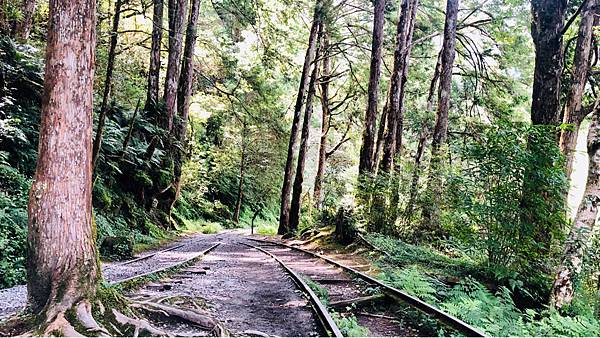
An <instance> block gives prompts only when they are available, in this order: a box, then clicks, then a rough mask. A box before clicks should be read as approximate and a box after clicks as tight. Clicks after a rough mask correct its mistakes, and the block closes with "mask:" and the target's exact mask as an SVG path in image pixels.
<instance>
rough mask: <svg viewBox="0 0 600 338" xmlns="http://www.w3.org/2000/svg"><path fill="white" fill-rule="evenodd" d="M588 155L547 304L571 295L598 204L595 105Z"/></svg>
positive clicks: (599, 131)
mask: <svg viewBox="0 0 600 338" xmlns="http://www.w3.org/2000/svg"><path fill="white" fill-rule="evenodd" d="M588 157H589V159H590V164H589V172H588V179H587V183H586V186H585V193H584V197H583V200H582V201H581V204H580V205H579V210H578V211H577V216H576V217H575V222H574V223H573V227H572V228H571V232H570V234H569V238H568V239H567V241H566V242H565V252H564V255H563V258H562V264H561V265H560V267H559V269H558V272H557V274H556V278H555V280H554V284H553V286H552V296H551V298H552V299H551V303H552V304H551V305H553V306H555V307H556V308H561V307H563V306H565V305H568V304H569V303H571V301H572V300H573V297H574V295H575V285H574V284H575V279H576V277H577V275H578V274H579V273H580V272H581V268H582V263H583V259H584V256H585V252H586V250H587V248H588V246H589V244H590V243H589V242H590V237H591V235H592V233H593V230H594V225H595V223H596V218H597V217H598V206H599V205H600V111H598V109H597V107H596V111H595V112H594V119H593V121H592V125H591V127H590V132H589V135H588Z"/></svg>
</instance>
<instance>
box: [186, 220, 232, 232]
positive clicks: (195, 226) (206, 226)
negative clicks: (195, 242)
mask: <svg viewBox="0 0 600 338" xmlns="http://www.w3.org/2000/svg"><path fill="white" fill-rule="evenodd" d="M184 224H185V228H184V229H182V231H183V232H184V233H203V234H207V235H209V234H218V233H219V232H221V231H223V227H222V226H221V224H220V223H217V222H207V221H204V220H197V221H189V220H185V221H184Z"/></svg>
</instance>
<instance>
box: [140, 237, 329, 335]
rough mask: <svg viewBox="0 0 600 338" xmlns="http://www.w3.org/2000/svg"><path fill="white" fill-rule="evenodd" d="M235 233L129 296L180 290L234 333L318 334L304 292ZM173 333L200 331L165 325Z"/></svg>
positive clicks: (170, 294) (166, 295)
mask: <svg viewBox="0 0 600 338" xmlns="http://www.w3.org/2000/svg"><path fill="white" fill-rule="evenodd" d="M243 240H244V239H243V237H242V236H240V234H238V233H229V234H227V235H225V236H223V238H222V240H221V242H222V244H221V246H219V247H218V248H216V249H215V250H214V251H212V252H210V253H209V254H208V255H207V256H206V257H204V258H203V259H202V261H200V262H198V263H197V264H196V265H194V266H192V267H190V268H188V269H185V270H183V271H181V272H180V273H178V274H176V275H173V276H171V277H169V278H166V279H163V280H162V281H159V282H157V283H152V284H149V285H148V286H146V287H144V288H142V289H140V290H137V291H136V292H135V293H134V294H133V295H132V296H138V297H140V296H142V297H147V298H157V297H163V298H172V297H177V296H181V295H184V296H186V297H189V298H191V299H194V301H196V302H197V303H202V304H206V305H207V306H208V309H209V312H211V313H212V314H213V315H214V316H215V317H216V318H217V319H218V320H220V321H221V322H222V323H224V324H225V327H226V328H227V329H228V330H230V331H231V332H232V334H233V335H240V334H243V333H244V332H246V331H259V332H263V333H265V334H267V335H269V336H280V337H299V336H301V337H307V336H321V335H323V334H324V333H323V332H320V329H319V328H318V326H317V324H316V323H317V322H318V319H317V318H316V317H315V315H314V314H313V310H312V307H311V306H310V304H309V302H308V300H307V299H306V298H305V296H304V295H303V294H302V293H301V292H300V291H298V288H297V287H296V285H295V284H294V282H293V281H292V279H291V278H290V277H289V276H288V275H287V273H286V272H284V270H283V269H282V268H281V267H280V265H279V264H278V263H277V262H276V261H275V260H273V259H272V258H271V257H269V256H267V255H265V254H264V253H262V252H260V251H257V250H255V249H252V248H249V247H247V246H245V245H241V244H240V243H239V242H240V241H243ZM165 329H167V330H168V331H170V332H171V333H172V334H174V335H176V336H199V335H202V333H201V332H198V331H196V332H194V331H190V329H189V327H187V328H181V329H180V328H179V327H177V326H171V327H165Z"/></svg>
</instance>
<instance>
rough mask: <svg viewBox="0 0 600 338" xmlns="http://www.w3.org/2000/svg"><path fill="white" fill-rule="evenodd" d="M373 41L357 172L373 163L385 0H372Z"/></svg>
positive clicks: (368, 170)
mask: <svg viewBox="0 0 600 338" xmlns="http://www.w3.org/2000/svg"><path fill="white" fill-rule="evenodd" d="M374 6H375V7H374V12H375V14H374V18H373V41H372V45H371V68H370V75H369V88H368V91H367V96H368V98H367V100H368V101H367V111H366V113H365V129H364V131H363V137H362V146H361V148H360V163H359V173H360V174H361V175H362V174H365V173H372V172H373V171H374V169H375V168H374V165H375V158H374V155H375V154H374V153H375V146H376V144H375V141H376V140H375V136H376V132H375V129H376V124H377V100H378V96H379V80H380V75H381V52H382V49H383V23H384V19H385V17H384V16H385V15H384V14H385V0H374Z"/></svg>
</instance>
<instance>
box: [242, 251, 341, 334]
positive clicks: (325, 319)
mask: <svg viewBox="0 0 600 338" xmlns="http://www.w3.org/2000/svg"><path fill="white" fill-rule="evenodd" d="M241 244H243V245H246V246H248V247H250V248H253V249H256V250H259V251H261V252H263V253H265V254H267V255H269V256H271V257H272V258H273V259H275V261H277V263H279V265H281V267H282V268H283V269H284V270H285V271H286V272H287V273H288V274H289V275H290V277H292V279H293V280H294V283H296V285H297V286H298V288H299V289H300V290H301V291H302V292H303V293H304V294H306V295H307V297H308V298H309V300H310V302H311V304H312V306H313V309H314V311H315V314H316V315H317V317H318V318H319V321H320V324H321V325H322V327H323V329H324V330H325V332H327V333H328V334H329V336H331V337H344V335H343V334H342V332H341V331H340V329H339V328H338V327H337V324H336V323H335V321H334V320H333V318H331V315H330V314H329V312H328V311H327V308H326V307H325V305H323V303H321V300H320V299H319V297H318V296H317V295H316V294H315V292H314V291H313V290H312V289H311V288H310V287H309V286H308V284H306V282H305V281H304V280H303V279H302V277H301V276H300V275H299V274H298V273H296V272H295V271H294V270H292V269H291V268H290V267H289V266H288V265H287V264H285V263H284V262H283V261H282V260H281V259H280V258H279V257H277V256H276V255H274V254H273V253H271V252H269V251H267V250H265V249H263V248H260V247H257V246H254V245H250V244H247V243H241Z"/></svg>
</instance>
